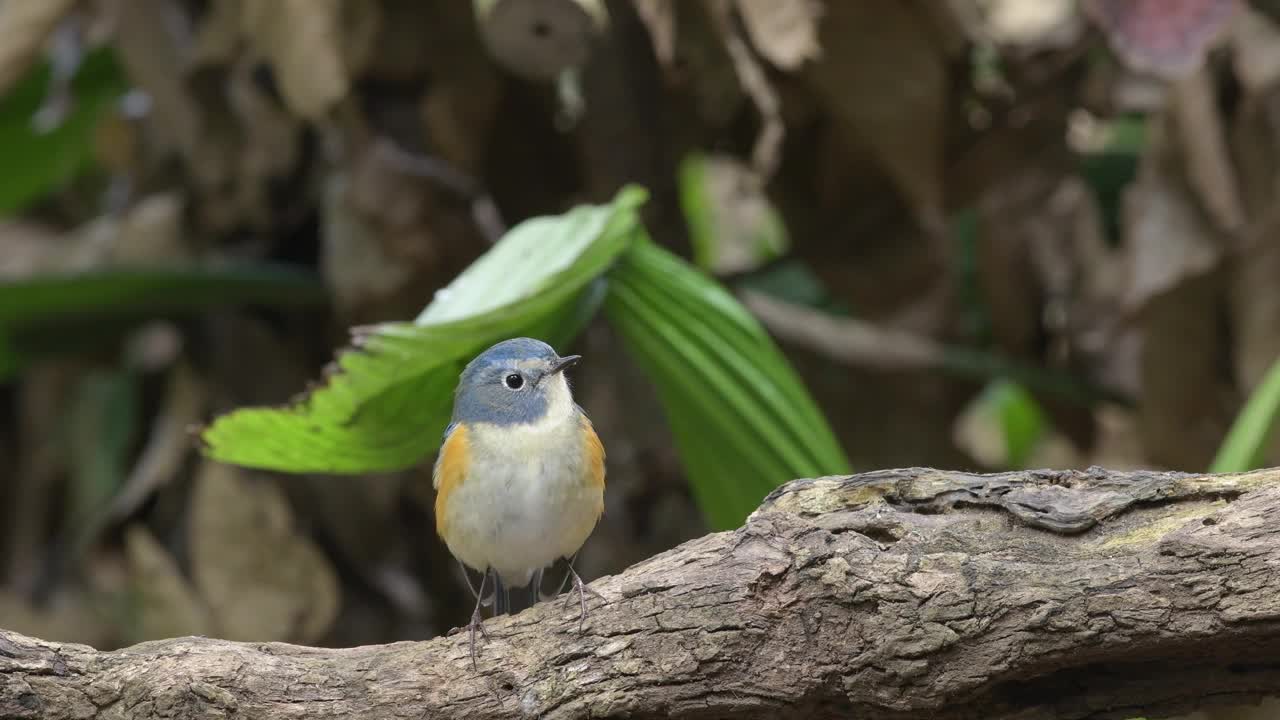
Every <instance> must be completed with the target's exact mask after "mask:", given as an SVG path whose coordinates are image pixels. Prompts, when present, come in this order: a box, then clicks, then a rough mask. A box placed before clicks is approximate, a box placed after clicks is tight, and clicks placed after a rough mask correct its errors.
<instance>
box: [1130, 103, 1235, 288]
mask: <svg viewBox="0 0 1280 720" xmlns="http://www.w3.org/2000/svg"><path fill="white" fill-rule="evenodd" d="M1153 125H1154V123H1153ZM1165 138H1166V133H1165V132H1164V129H1163V128H1160V127H1152V129H1151V143H1150V146H1149V148H1148V153H1149V154H1148V157H1147V158H1145V159H1144V165H1143V168H1142V170H1141V172H1140V174H1139V177H1138V180H1137V181H1135V182H1134V184H1133V185H1131V186H1130V187H1129V189H1128V190H1127V191H1126V192H1125V197H1124V208H1123V219H1124V225H1125V247H1126V251H1127V253H1128V261H1129V270H1130V273H1131V275H1130V278H1129V283H1128V293H1127V295H1126V298H1125V300H1126V305H1128V306H1129V307H1130V308H1131V309H1136V308H1140V307H1142V306H1143V305H1145V304H1146V303H1147V302H1149V301H1150V300H1151V299H1152V298H1153V297H1155V296H1158V295H1160V294H1162V293H1165V292H1169V291H1171V290H1174V289H1176V288H1177V287H1178V285H1179V284H1181V283H1182V282H1184V281H1186V280H1187V279H1188V278H1193V277H1198V276H1201V275H1204V274H1205V273H1207V272H1209V271H1210V270H1212V269H1213V268H1214V267H1215V266H1216V265H1217V264H1218V261H1219V259H1220V257H1221V247H1220V244H1219V242H1218V238H1217V235H1216V233H1215V232H1214V229H1213V227H1212V226H1211V225H1210V224H1209V222H1208V218H1206V217H1205V216H1204V214H1203V213H1202V212H1201V211H1200V210H1199V208H1198V207H1197V203H1196V202H1195V199H1194V197H1193V196H1192V194H1191V192H1190V190H1189V188H1187V187H1186V185H1185V184H1184V183H1183V181H1182V180H1181V179H1180V178H1179V177H1177V176H1176V175H1175V174H1174V173H1175V172H1176V169H1175V168H1174V167H1172V166H1171V163H1170V158H1169V157H1168V153H1169V152H1170V150H1169V149H1168V148H1167V144H1168V143H1167V140H1166V139H1165Z"/></svg>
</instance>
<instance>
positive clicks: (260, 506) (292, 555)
mask: <svg viewBox="0 0 1280 720" xmlns="http://www.w3.org/2000/svg"><path fill="white" fill-rule="evenodd" d="M191 503H192V505H191V568H192V575H193V576H194V578H195V584H196V587H197V589H198V590H199V592H200V595H201V597H203V598H204V600H205V602H206V603H208V606H209V610H210V612H211V614H212V617H213V621H214V628H215V630H216V632H217V633H218V635H219V636H221V637H224V638H226V639H229V640H261V641H271V640H279V641H286V642H296V643H314V642H316V641H317V640H319V639H320V638H321V636H323V635H324V633H325V631H326V630H328V628H329V626H330V625H331V624H332V623H333V620H334V618H335V617H336V615H337V612H338V602H339V586H338V579H337V576H336V575H335V573H334V570H333V568H332V567H331V566H330V564H329V561H328V560H327V559H326V558H325V556H324V554H323V553H321V552H320V549H319V548H317V547H316V545H315V543H313V542H312V541H311V539H310V538H308V537H307V536H306V535H305V534H304V533H302V532H300V531H299V530H298V529H297V528H296V527H294V522H293V512H292V511H291V509H290V507H289V503H288V501H287V500H286V499H285V496H284V494H283V493H282V492H281V491H280V489H279V488H278V487H276V486H275V485H274V484H272V482H271V481H269V480H267V479H266V478H263V477H261V476H256V477H255V476H252V475H250V474H249V473H248V472H246V471H243V470H241V469H239V468H235V467H231V466H229V465H222V464H220V463H216V462H213V461H211V460H209V461H205V462H204V464H203V465H202V466H201V468H200V471H199V473H198V474H197V476H196V481H195V490H194V492H193V495H192V498H191Z"/></svg>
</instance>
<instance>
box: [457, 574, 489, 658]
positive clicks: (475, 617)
mask: <svg viewBox="0 0 1280 720" xmlns="http://www.w3.org/2000/svg"><path fill="white" fill-rule="evenodd" d="M463 571H464V572H465V571H466V569H465V568H464V569H463ZM488 579H489V572H488V571H485V573H484V575H482V576H481V577H480V590H479V591H478V592H477V593H476V607H475V609H474V610H472V611H471V622H470V623H468V624H467V631H468V632H469V633H470V636H471V669H472V670H478V669H479V668H478V667H477V666H476V630H479V631H480V634H481V635H482V636H484V639H485V640H488V639H489V633H488V632H486V631H485V629H484V623H482V622H481V621H480V620H481V618H480V605H481V604H482V603H483V602H484V584H485V581H486V580H488ZM467 584H468V585H470V584H471V578H467Z"/></svg>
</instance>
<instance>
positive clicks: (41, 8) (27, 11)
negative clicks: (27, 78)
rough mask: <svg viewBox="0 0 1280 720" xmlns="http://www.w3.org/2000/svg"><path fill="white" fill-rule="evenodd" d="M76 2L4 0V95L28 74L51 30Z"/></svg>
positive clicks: (0, 22) (0, 62)
mask: <svg viewBox="0 0 1280 720" xmlns="http://www.w3.org/2000/svg"><path fill="white" fill-rule="evenodd" d="M75 4H76V0H25V1H24V0H9V1H8V2H0V96H3V95H4V94H5V93H7V92H8V91H9V88H11V87H13V84H14V83H16V82H17V81H18V80H19V79H20V78H21V77H22V76H23V75H25V74H26V72H27V68H28V67H30V66H31V63H32V61H33V60H35V59H36V57H37V56H38V55H39V54H40V49H41V48H42V47H43V46H44V42H45V40H46V39H48V37H49V34H50V33H52V32H53V30H54V28H56V27H57V26H58V22H59V21H61V20H62V18H63V16H64V15H66V14H67V13H68V12H70V11H71V8H72V7H74V6H75Z"/></svg>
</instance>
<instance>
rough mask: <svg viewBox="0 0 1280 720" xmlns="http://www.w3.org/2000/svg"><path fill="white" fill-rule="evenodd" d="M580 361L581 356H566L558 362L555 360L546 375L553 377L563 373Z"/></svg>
mask: <svg viewBox="0 0 1280 720" xmlns="http://www.w3.org/2000/svg"><path fill="white" fill-rule="evenodd" d="M581 359H582V356H581V355H566V356H565V357H562V358H560V359H559V360H557V361H556V362H555V364H554V365H552V366H551V369H550V370H548V371H547V374H548V375H555V374H556V373H559V372H564V371H565V370H568V369H569V368H571V367H573V366H574V365H577V364H578V361H579V360H581Z"/></svg>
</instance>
